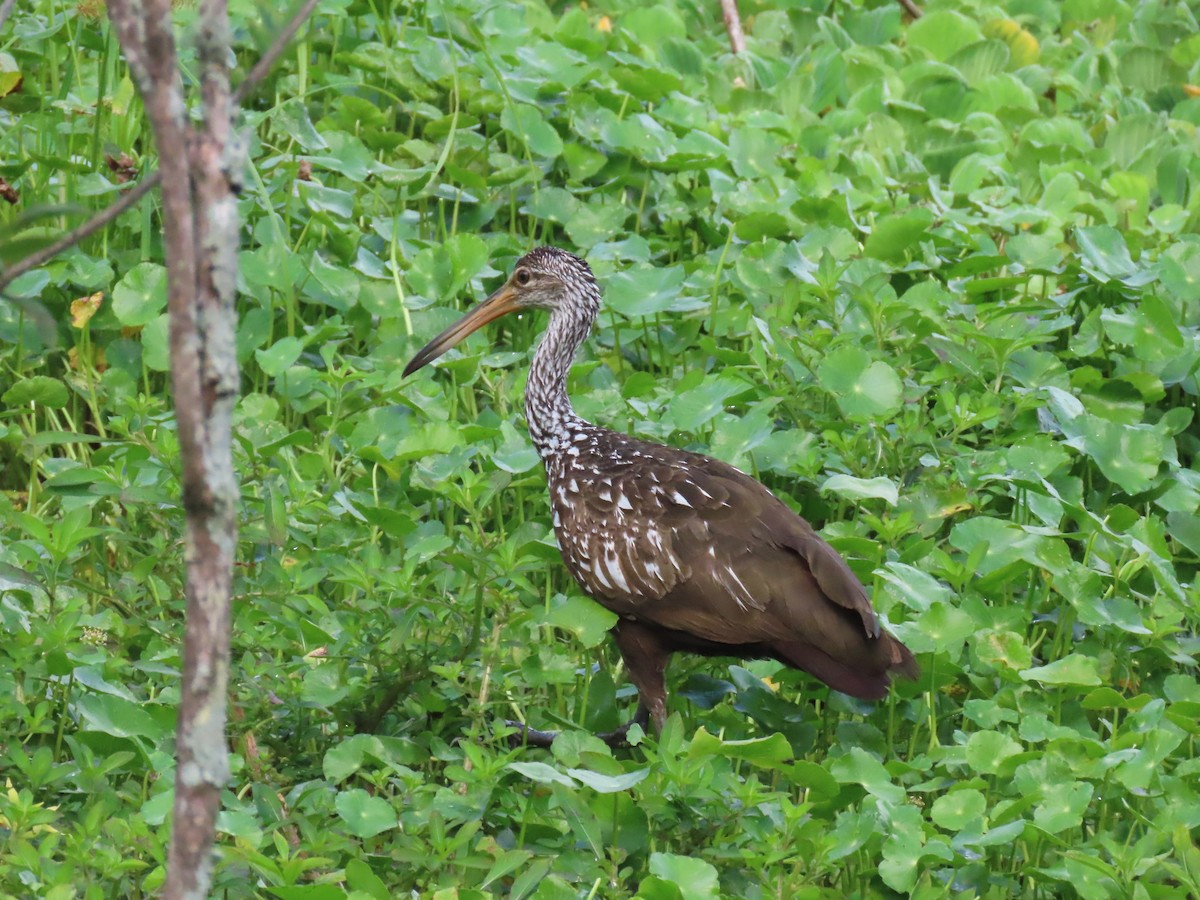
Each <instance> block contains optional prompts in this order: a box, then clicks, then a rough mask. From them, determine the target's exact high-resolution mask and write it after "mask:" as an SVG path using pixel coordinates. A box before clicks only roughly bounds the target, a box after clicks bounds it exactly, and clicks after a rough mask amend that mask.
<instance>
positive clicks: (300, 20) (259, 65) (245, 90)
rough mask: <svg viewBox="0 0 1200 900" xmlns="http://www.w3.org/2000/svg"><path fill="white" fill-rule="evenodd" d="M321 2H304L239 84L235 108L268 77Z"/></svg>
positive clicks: (236, 90)
mask: <svg viewBox="0 0 1200 900" xmlns="http://www.w3.org/2000/svg"><path fill="white" fill-rule="evenodd" d="M319 2H320V0H304V2H303V3H302V4H300V7H299V8H298V9H297V10H296V13H295V15H293V16H292V17H291V18H290V19H289V20H288V23H287V24H286V25H284V26H283V31H281V32H279V34H278V35H276V37H275V40H274V41H272V42H271V46H270V47H268V48H267V51H266V52H265V53H264V54H263V55H262V56H260V57H259V59H258V62H256V63H255V64H254V65H253V66H252V67H251V69H250V72H249V74H247V75H246V77H245V79H243V81H242V83H241V84H239V85H238V86H237V87H236V88H235V89H234V92H233V103H234V105H235V106H239V105H241V102H242V101H243V100H245V99H246V95H247V94H249V93H250V91H252V90H253V89H254V88H255V86H257V85H258V83H259V82H260V81H262V80H263V79H264V78H266V77H267V73H268V72H270V71H271V68H272V67H273V66H274V65H275V62H276V61H277V60H278V59H279V57H281V56H282V55H283V51H284V50H285V49H287V45H288V42H289V41H290V40H291V39H292V38H293V37H294V36H295V34H296V32H297V31H299V30H300V29H301V27H302V26H303V25H304V23H305V22H306V21H307V20H308V17H309V16H311V15H312V12H313V10H314V9H316V8H317V4H318V3H319Z"/></svg>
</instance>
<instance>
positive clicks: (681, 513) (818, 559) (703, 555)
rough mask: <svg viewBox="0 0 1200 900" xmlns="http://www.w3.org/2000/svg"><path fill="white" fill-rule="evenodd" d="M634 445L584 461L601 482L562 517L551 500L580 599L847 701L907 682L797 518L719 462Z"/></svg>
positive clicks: (870, 615) (852, 590) (850, 582)
mask: <svg viewBox="0 0 1200 900" xmlns="http://www.w3.org/2000/svg"><path fill="white" fill-rule="evenodd" d="M618 437H620V438H623V437H624V436H618ZM636 447H640V448H641V449H636V450H635V449H631V447H623V448H622V451H623V452H621V453H610V454H609V455H607V457H606V458H607V459H609V460H614V462H612V463H610V464H609V465H608V466H607V467H602V466H600V465H599V463H595V464H594V468H595V469H596V470H597V472H602V474H599V475H598V476H597V478H598V481H597V482H596V483H594V484H591V485H589V489H588V490H586V491H580V492H579V493H580V497H579V498H578V500H577V502H575V503H573V504H571V505H570V509H569V510H566V509H563V510H560V509H559V506H558V504H556V515H558V516H559V518H560V522H559V525H560V527H559V539H560V543H561V544H562V546H563V554H564V558H565V559H566V560H567V562H568V565H569V566H570V567H571V569H572V571H573V572H574V574H575V575H576V578H577V579H578V580H579V581H580V583H581V585H582V586H583V587H584V588H585V589H586V590H587V591H588V593H589V594H591V595H592V596H593V597H595V598H596V599H597V600H599V601H600V602H601V603H602V604H604V605H605V606H608V607H609V608H610V609H612V610H613V611H614V612H617V613H618V614H620V615H622V616H627V617H636V618H637V619H638V620H639V621H641V622H645V623H648V624H653V625H656V626H658V627H660V628H663V629H667V630H669V631H671V632H673V633H678V634H680V635H686V636H688V639H690V640H694V641H699V642H701V643H702V644H704V645H705V646H706V648H707V650H708V652H719V651H720V648H722V647H728V648H729V651H730V653H732V654H734V655H738V654H745V655H749V654H760V655H767V656H775V657H776V658H779V659H781V660H782V661H784V662H786V663H788V664H789V665H793V666H796V667H798V668H802V669H805V670H806V671H809V672H810V673H811V674H813V675H816V676H817V677H818V678H821V679H822V680H823V681H825V682H827V683H828V684H830V685H831V686H833V687H835V688H838V689H839V690H843V691H845V692H846V693H850V694H854V695H856V696H860V697H870V698H874V697H880V696H883V695H884V694H885V693H886V691H887V686H888V684H889V682H890V675H889V673H890V672H892V671H896V672H899V673H901V674H905V675H908V676H910V677H916V675H917V673H918V669H917V666H916V662H915V660H914V659H913V658H912V655H911V653H909V652H908V650H907V648H905V647H904V645H903V644H901V643H900V642H899V641H897V640H895V638H893V637H892V636H891V635H890V634H887V633H886V632H884V631H882V629H881V628H880V626H879V622H878V619H877V618H876V616H875V612H874V610H873V609H872V607H871V603H870V600H869V598H868V597H867V593H866V591H865V590H864V588H863V586H862V584H861V583H860V582H859V580H858V579H857V578H856V577H855V575H854V573H853V572H852V571H851V570H850V568H849V566H848V565H847V564H846V562H845V561H844V560H843V559H842V557H841V556H840V555H839V554H838V553H837V552H836V551H835V550H834V549H833V548H832V547H830V546H829V544H828V543H826V542H825V541H824V540H823V539H822V538H821V537H820V535H818V534H817V533H816V532H815V531H814V530H813V529H812V527H811V526H810V525H809V524H808V523H807V522H806V521H805V520H804V519H802V518H800V517H799V516H797V515H796V514H795V513H794V512H792V511H791V510H790V509H789V508H788V507H787V506H786V505H785V504H783V503H782V502H781V501H780V500H778V499H777V498H776V497H775V496H773V495H772V494H771V493H770V492H769V491H768V490H767V489H766V488H765V487H763V486H762V485H761V484H759V483H758V482H757V481H755V480H754V479H752V478H750V477H749V476H747V475H745V474H744V473H742V472H740V471H739V470H737V469H735V468H733V467H732V466H729V465H727V464H726V463H723V462H720V461H719V460H713V459H710V458H708V457H704V456H699V455H696V454H690V453H684V452H683V451H677V450H673V449H671V448H662V447H658V446H656V445H649V444H641V443H640V442H636ZM635 453H636V455H635ZM731 601H732V602H731ZM681 640H683V638H681ZM685 643H686V642H685ZM681 646H683V645H681Z"/></svg>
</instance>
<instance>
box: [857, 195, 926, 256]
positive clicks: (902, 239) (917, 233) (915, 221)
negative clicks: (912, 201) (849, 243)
mask: <svg viewBox="0 0 1200 900" xmlns="http://www.w3.org/2000/svg"><path fill="white" fill-rule="evenodd" d="M932 223H933V213H932V212H930V211H929V210H928V209H926V208H925V207H923V206H919V207H916V208H914V209H910V210H908V211H907V212H904V213H900V214H892V215H886V216H883V217H882V218H880V219H879V220H878V221H876V223H875V225H874V227H872V229H871V233H870V235H868V236H867V242H866V244H865V245H864V247H863V252H864V253H866V255H867V256H870V257H873V258H875V259H883V260H889V261H893V262H894V261H898V260H900V259H902V258H903V256H904V254H905V253H906V252H907V251H908V250H909V249H910V248H911V247H912V246H913V245H914V244H916V243H917V242H919V241H920V240H921V239H922V238H924V237H927V236H928V234H929V226H930V225H931V224H932Z"/></svg>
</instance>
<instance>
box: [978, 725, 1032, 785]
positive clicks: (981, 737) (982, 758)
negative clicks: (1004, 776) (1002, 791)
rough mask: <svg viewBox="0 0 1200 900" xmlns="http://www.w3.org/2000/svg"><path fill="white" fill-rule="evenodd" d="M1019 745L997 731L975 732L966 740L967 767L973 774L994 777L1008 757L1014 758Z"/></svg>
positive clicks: (1018, 750) (1019, 748)
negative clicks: (977, 773)
mask: <svg viewBox="0 0 1200 900" xmlns="http://www.w3.org/2000/svg"><path fill="white" fill-rule="evenodd" d="M1022 749H1023V748H1022V747H1021V745H1020V744H1019V743H1018V742H1017V741H1015V740H1013V739H1012V738H1011V737H1009V736H1008V735H1007V734H1002V733H1001V732H999V731H976V732H975V733H973V734H972V735H971V736H970V737H969V738H967V748H966V760H967V765H968V766H970V767H971V770H972V771H974V772H979V773H981V774H984V775H995V774H996V773H998V772H999V771H1000V770H1001V768H1002V767H1003V763H1004V761H1005V760H1006V759H1008V758H1009V757H1010V756H1016V755H1017V754H1018V753H1020V752H1021V750H1022Z"/></svg>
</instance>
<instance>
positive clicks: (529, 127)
mask: <svg viewBox="0 0 1200 900" xmlns="http://www.w3.org/2000/svg"><path fill="white" fill-rule="evenodd" d="M500 125H501V126H502V127H503V128H504V130H505V131H507V132H509V133H510V134H512V135H514V136H516V137H517V138H518V139H519V140H520V141H521V142H522V143H523V144H525V146H527V147H528V148H529V150H530V152H531V153H533V154H534V155H535V156H542V157H545V158H547V159H555V158H557V157H558V156H559V155H560V154H561V153H562V152H563V142H562V138H561V137H559V134H558V132H557V131H555V130H554V127H553V126H552V125H550V124H549V123H548V122H547V121H546V117H545V116H544V115H542V111H541V110H540V109H538V108H537V107H536V106H530V105H528V104H525V103H519V104H516V105H515V106H506V107H505V108H504V111H503V112H502V113H501V114H500Z"/></svg>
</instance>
